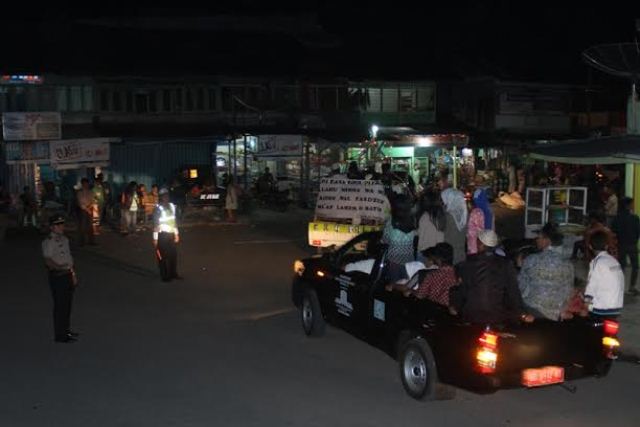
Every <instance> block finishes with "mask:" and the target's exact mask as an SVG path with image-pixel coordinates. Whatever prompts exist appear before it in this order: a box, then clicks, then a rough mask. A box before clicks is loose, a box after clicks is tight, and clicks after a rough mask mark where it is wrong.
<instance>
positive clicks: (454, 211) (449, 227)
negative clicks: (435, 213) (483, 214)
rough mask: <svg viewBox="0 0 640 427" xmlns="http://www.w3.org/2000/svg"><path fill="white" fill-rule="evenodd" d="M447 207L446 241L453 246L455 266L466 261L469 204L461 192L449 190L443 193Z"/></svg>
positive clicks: (443, 199) (443, 200)
mask: <svg viewBox="0 0 640 427" xmlns="http://www.w3.org/2000/svg"><path fill="white" fill-rule="evenodd" d="M441 197H442V202H443V203H444V207H445V226H444V241H445V242H447V243H449V244H450V245H451V246H453V263H454V265H455V264H457V263H459V262H461V261H464V259H465V240H466V236H467V216H468V211H467V202H466V201H465V199H464V194H463V193H462V191H460V190H456V189H454V188H447V189H446V190H444V191H443V192H442V195H441Z"/></svg>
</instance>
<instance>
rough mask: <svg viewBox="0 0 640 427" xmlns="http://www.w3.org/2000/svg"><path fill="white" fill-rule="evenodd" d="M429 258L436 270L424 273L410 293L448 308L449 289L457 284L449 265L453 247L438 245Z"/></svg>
mask: <svg viewBox="0 0 640 427" xmlns="http://www.w3.org/2000/svg"><path fill="white" fill-rule="evenodd" d="M430 256H431V259H432V260H433V263H434V265H436V266H437V267H438V268H437V269H435V270H429V271H426V272H425V273H426V274H425V275H424V277H423V278H422V280H421V281H420V284H419V285H418V288H417V289H416V290H414V291H412V292H411V293H412V294H413V295H414V296H415V297H416V298H419V299H423V298H428V299H429V300H431V301H433V302H436V303H438V304H441V305H444V306H447V307H448V306H449V289H451V288H452V287H453V286H456V285H457V283H458V280H457V278H456V273H455V271H454V269H453V266H452V265H451V264H452V263H453V247H452V246H451V245H450V244H448V243H445V242H443V243H438V244H437V245H436V246H435V250H434V251H433V252H432V253H431V255H430Z"/></svg>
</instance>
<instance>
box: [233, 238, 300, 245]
mask: <svg viewBox="0 0 640 427" xmlns="http://www.w3.org/2000/svg"><path fill="white" fill-rule="evenodd" d="M294 242H296V240H291V239H289V240H238V241H236V242H233V244H234V245H269V244H272V243H294Z"/></svg>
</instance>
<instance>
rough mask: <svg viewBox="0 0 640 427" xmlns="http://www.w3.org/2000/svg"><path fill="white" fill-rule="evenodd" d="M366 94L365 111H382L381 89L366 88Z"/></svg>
mask: <svg viewBox="0 0 640 427" xmlns="http://www.w3.org/2000/svg"><path fill="white" fill-rule="evenodd" d="M367 94H368V95H367V111H370V112H374V113H379V112H380V111H382V90H381V89H379V88H368V89H367Z"/></svg>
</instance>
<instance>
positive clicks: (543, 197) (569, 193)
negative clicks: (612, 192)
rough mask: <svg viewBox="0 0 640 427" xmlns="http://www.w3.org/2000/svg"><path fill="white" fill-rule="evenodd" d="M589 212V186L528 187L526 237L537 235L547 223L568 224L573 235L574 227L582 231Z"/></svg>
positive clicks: (566, 226)
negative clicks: (581, 228)
mask: <svg viewBox="0 0 640 427" xmlns="http://www.w3.org/2000/svg"><path fill="white" fill-rule="evenodd" d="M586 214H587V187H571V186H557V187H530V188H527V197H526V205H525V217H524V218H525V219H524V221H525V237H526V238H528V239H532V238H534V237H535V236H536V235H537V233H538V231H540V229H542V227H543V226H544V225H545V224H546V223H547V222H555V223H556V224H558V225H560V226H562V227H565V230H567V232H566V233H565V235H567V234H571V232H570V231H571V230H578V229H579V228H580V227H582V226H583V224H584V219H585V216H586ZM574 234H576V233H574ZM577 234H581V233H580V232H578V233H577Z"/></svg>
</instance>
